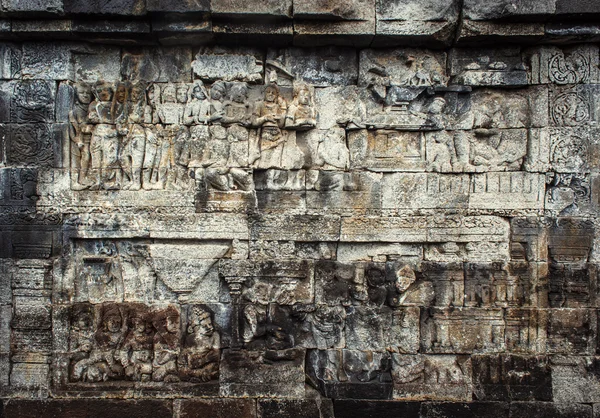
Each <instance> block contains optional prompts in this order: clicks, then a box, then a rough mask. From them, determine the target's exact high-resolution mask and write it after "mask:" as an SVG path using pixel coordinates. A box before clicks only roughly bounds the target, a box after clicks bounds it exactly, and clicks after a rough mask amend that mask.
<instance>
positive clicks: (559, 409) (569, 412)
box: [510, 402, 592, 418]
mask: <svg viewBox="0 0 600 418" xmlns="http://www.w3.org/2000/svg"><path fill="white" fill-rule="evenodd" d="M532 414H535V416H537V417H540V418H567V417H568V418H591V417H592V406H591V405H582V404H577V403H564V404H558V403H553V402H512V403H511V404H510V416H511V417H514V418H525V417H530V416H531V415H532Z"/></svg>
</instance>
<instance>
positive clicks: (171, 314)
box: [152, 306, 179, 382]
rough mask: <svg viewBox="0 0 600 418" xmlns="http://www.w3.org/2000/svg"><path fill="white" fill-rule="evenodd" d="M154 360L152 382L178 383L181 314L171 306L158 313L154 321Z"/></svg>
mask: <svg viewBox="0 0 600 418" xmlns="http://www.w3.org/2000/svg"><path fill="white" fill-rule="evenodd" d="M152 325H153V326H154V329H155V333H154V338H153V348H154V359H153V361H152V380H153V381H155V382H163V381H164V382H177V381H179V377H178V375H177V356H178V354H179V313H178V312H177V310H176V309H175V308H173V307H171V306H169V307H167V308H165V309H163V310H161V311H159V312H156V313H155V314H154V318H153V321H152Z"/></svg>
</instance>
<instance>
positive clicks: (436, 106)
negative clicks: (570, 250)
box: [429, 98, 446, 115]
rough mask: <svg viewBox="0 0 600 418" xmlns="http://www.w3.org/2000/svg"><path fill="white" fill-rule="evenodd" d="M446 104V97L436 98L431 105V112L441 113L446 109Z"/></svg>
mask: <svg viewBox="0 0 600 418" xmlns="http://www.w3.org/2000/svg"><path fill="white" fill-rule="evenodd" d="M445 105H446V101H445V100H444V99H441V98H440V99H435V100H434V101H433V102H432V103H431V105H430V106H429V112H430V113H433V114H434V115H439V114H440V113H442V110H444V106H445Z"/></svg>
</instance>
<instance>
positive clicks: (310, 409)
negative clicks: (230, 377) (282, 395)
mask: <svg viewBox="0 0 600 418" xmlns="http://www.w3.org/2000/svg"><path fill="white" fill-rule="evenodd" d="M281 416H285V417H290V418H310V417H317V416H318V417H322V418H333V417H334V415H333V403H332V401H330V400H328V399H324V400H314V401H313V400H295V399H288V400H275V399H261V400H259V401H258V417H260V418H276V417H281Z"/></svg>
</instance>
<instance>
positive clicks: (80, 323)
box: [71, 305, 94, 331]
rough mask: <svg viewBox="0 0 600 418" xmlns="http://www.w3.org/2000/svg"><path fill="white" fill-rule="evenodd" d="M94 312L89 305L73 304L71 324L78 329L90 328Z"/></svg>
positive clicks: (85, 329)
mask: <svg viewBox="0 0 600 418" xmlns="http://www.w3.org/2000/svg"><path fill="white" fill-rule="evenodd" d="M93 324H94V314H93V312H92V307H91V305H75V306H73V311H72V312H71V326H72V328H73V329H76V330H78V331H87V330H90V329H92V326H93Z"/></svg>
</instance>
